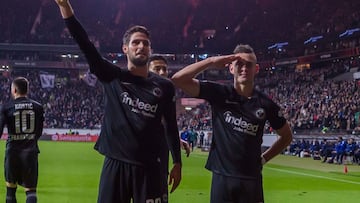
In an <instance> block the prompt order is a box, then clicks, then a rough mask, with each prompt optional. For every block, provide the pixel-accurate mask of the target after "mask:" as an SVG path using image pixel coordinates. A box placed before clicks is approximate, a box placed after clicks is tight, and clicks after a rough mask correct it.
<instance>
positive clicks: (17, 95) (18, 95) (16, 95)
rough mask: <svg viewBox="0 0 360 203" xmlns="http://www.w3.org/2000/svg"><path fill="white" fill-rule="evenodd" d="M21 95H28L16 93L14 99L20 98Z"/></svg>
mask: <svg viewBox="0 0 360 203" xmlns="http://www.w3.org/2000/svg"><path fill="white" fill-rule="evenodd" d="M20 97H26V95H20V94H15V95H14V99H17V98H20Z"/></svg>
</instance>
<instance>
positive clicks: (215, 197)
mask: <svg viewBox="0 0 360 203" xmlns="http://www.w3.org/2000/svg"><path fill="white" fill-rule="evenodd" d="M229 64H230V65H229ZM228 65H229V70H230V72H231V73H232V74H233V75H234V78H233V84H232V85H226V84H220V83H216V82H211V81H200V80H198V79H196V76H197V75H198V74H199V73H201V72H203V71H205V70H207V69H210V68H215V67H216V68H225V67H227V66H228ZM258 71H259V65H258V64H257V59H256V55H255V53H254V50H253V49H252V48H251V47H250V46H249V45H238V46H236V48H235V50H234V54H231V55H224V56H214V57H210V58H207V59H205V60H202V61H199V62H196V63H194V64H191V65H189V66H187V67H185V68H184V69H182V70H180V71H178V72H177V73H175V74H174V76H173V77H172V80H173V82H174V83H175V86H177V87H179V88H181V89H182V90H184V92H185V93H187V94H189V95H190V96H193V97H198V98H202V99H206V100H207V101H209V103H210V105H211V110H212V124H213V136H212V142H211V148H210V152H209V157H208V160H207V163H206V168H207V169H208V170H210V171H212V174H213V178H212V186H211V200H210V202H211V203H219V202H232V203H235V202H246V203H258V202H263V201H264V199H263V188H262V174H261V171H262V165H263V164H265V163H266V162H267V161H269V160H270V159H272V158H273V157H274V156H276V155H277V154H279V153H281V152H282V151H283V149H284V148H285V147H286V146H287V145H289V143H290V142H291V140H292V132H291V129H290V127H289V124H288V123H287V121H286V120H285V118H284V117H283V116H282V114H281V109H280V107H279V106H278V105H276V104H275V103H274V102H273V101H272V100H271V99H270V98H269V97H267V96H266V95H264V94H262V93H261V92H260V91H258V90H256V89H255V88H254V78H255V75H256V74H257V73H258ZM266 121H269V122H270V125H271V126H272V128H273V129H275V130H276V132H277V133H278V135H279V138H278V140H277V141H276V142H275V143H274V144H273V145H272V146H271V147H270V148H269V149H267V150H266V151H265V152H264V153H262V151H261V144H262V137H263V131H264V126H265V122H266Z"/></svg>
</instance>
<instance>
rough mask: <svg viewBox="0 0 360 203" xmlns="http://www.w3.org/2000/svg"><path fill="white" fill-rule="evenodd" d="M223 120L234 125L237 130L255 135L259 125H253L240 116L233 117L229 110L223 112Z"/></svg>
mask: <svg viewBox="0 0 360 203" xmlns="http://www.w3.org/2000/svg"><path fill="white" fill-rule="evenodd" d="M224 118H225V122H227V123H230V124H232V125H234V128H233V129H234V130H236V131H239V132H244V133H246V134H249V135H253V136H255V135H256V132H257V131H258V129H259V125H254V124H252V123H249V122H247V121H245V120H243V118H242V117H239V118H237V117H235V116H233V115H232V113H231V112H230V111H227V112H225V113H224Z"/></svg>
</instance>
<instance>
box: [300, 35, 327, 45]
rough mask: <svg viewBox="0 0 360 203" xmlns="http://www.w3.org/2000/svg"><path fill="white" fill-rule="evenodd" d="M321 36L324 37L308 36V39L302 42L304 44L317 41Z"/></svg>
mask: <svg viewBox="0 0 360 203" xmlns="http://www.w3.org/2000/svg"><path fill="white" fill-rule="evenodd" d="M322 38H324V37H323V36H322V35H319V36H315V37H310V38H309V39H308V40H306V41H305V42H304V44H309V43H314V42H317V41H318V40H320V39H322Z"/></svg>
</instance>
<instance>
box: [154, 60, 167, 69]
mask: <svg viewBox="0 0 360 203" xmlns="http://www.w3.org/2000/svg"><path fill="white" fill-rule="evenodd" d="M150 67H165V68H166V67H167V65H166V63H165V62H164V61H163V60H154V61H151V62H150Z"/></svg>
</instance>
